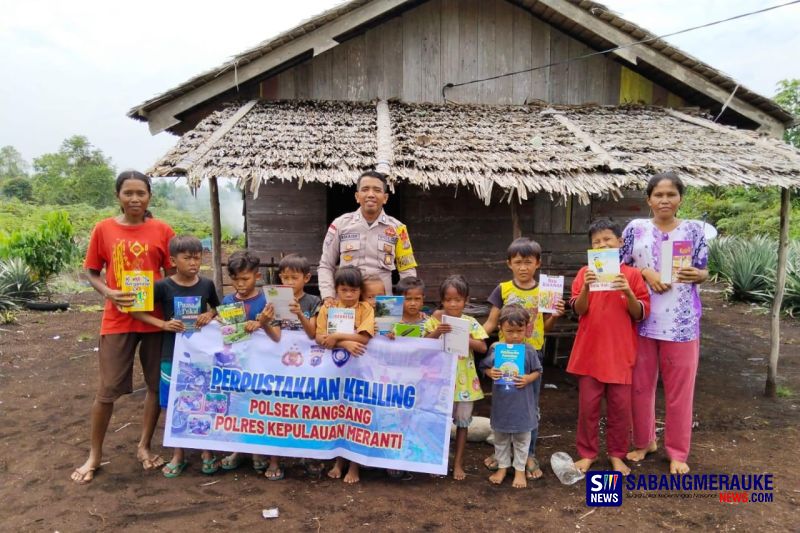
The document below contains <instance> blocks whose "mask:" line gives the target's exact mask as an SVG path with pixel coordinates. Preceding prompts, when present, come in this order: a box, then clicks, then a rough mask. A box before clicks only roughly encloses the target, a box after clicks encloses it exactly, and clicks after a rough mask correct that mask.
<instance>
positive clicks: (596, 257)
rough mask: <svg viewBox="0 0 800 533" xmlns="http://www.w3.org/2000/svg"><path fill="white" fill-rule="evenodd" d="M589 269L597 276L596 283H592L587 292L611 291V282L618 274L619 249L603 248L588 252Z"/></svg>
mask: <svg viewBox="0 0 800 533" xmlns="http://www.w3.org/2000/svg"><path fill="white" fill-rule="evenodd" d="M588 256H589V269H590V270H592V271H593V272H594V273H595V274H597V281H596V282H595V283H592V285H591V286H590V287H589V290H590V291H592V292H594V291H613V290H614V289H613V288H612V282H613V281H614V278H616V277H617V275H618V274H619V249H618V248H603V249H600V250H589V251H588Z"/></svg>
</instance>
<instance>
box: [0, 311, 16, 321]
mask: <svg viewBox="0 0 800 533" xmlns="http://www.w3.org/2000/svg"><path fill="white" fill-rule="evenodd" d="M16 322H17V313H15V312H14V311H12V310H10V309H6V310H5V311H0V324H4V325H5V324H16Z"/></svg>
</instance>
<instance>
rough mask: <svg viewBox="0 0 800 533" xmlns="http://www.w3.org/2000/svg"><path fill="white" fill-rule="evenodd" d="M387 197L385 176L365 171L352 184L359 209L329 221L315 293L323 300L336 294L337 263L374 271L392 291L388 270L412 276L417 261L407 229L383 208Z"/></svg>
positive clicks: (389, 292)
mask: <svg viewBox="0 0 800 533" xmlns="http://www.w3.org/2000/svg"><path fill="white" fill-rule="evenodd" d="M388 200H389V192H388V190H387V184H386V176H385V175H384V174H381V173H380V172H375V171H368V172H364V173H363V174H361V176H359V178H358V182H357V183H356V202H357V203H358V205H359V206H361V207H360V209H359V210H358V211H354V212H352V213H347V214H344V215H342V216H340V217H339V218H337V219H336V220H334V221H333V223H331V225H330V226H329V227H328V233H327V234H326V235H325V243H324V244H323V245H322V257H320V259H319V270H318V276H319V292H320V295H321V296H322V298H323V300H328V299H331V300H333V299H334V298H335V297H336V291H335V290H334V287H333V272H334V270H336V267H337V266H356V267H358V268H359V269H360V270H361V272H362V274H364V275H368V274H377V275H379V276H380V278H381V279H382V280H383V284H384V285H385V286H386V294H392V271H393V270H394V269H395V268H397V270H398V271H399V272H400V277H401V278H404V277H407V276H416V275H417V271H416V266H417V262H416V261H415V260H414V251H413V250H412V248H411V241H410V240H409V238H408V230H407V229H406V227H405V225H403V224H402V223H401V222H400V221H399V220H397V219H396V218H394V217H390V216H389V215H387V214H386V213H385V212H384V211H383V206H384V205H386V202H387V201H388Z"/></svg>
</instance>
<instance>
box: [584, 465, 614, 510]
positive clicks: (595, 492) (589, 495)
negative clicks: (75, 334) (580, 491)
mask: <svg viewBox="0 0 800 533" xmlns="http://www.w3.org/2000/svg"><path fill="white" fill-rule="evenodd" d="M586 505H588V506H589V507H619V506H620V505H622V472H617V471H616V470H608V471H604V472H596V471H589V472H587V474H586Z"/></svg>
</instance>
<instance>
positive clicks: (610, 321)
mask: <svg viewBox="0 0 800 533" xmlns="http://www.w3.org/2000/svg"><path fill="white" fill-rule="evenodd" d="M620 235H621V230H620V228H619V227H618V226H616V225H615V224H613V223H610V222H607V221H600V222H597V223H595V224H593V225H592V227H591V228H590V231H589V237H590V241H591V244H592V247H593V248H604V247H605V248H617V247H619V238H620ZM169 253H170V257H171V262H172V264H173V265H174V267H175V269H176V271H175V273H174V274H173V275H171V276H169V277H167V278H165V279H163V280H160V281H158V282H157V283H156V289H155V301H156V303H157V304H160V305H161V306H162V307H163V316H164V319H163V320H161V319H158V318H155V317H154V316H152V315H150V314H148V313H135V314H134V316H135V317H136V318H137V319H139V320H142V321H145V322H148V323H150V324H153V325H156V326H158V327H160V328H161V329H162V330H163V331H164V332H165V335H164V341H163V352H162V367H161V379H162V387H161V396H160V402H161V406H162V407H166V406H167V405H168V401H169V398H168V393H169V379H170V376H171V356H172V352H173V347H174V342H175V333H179V332H181V331H183V328H184V326H183V324H182V322H181V321H179V320H175V319H172V316H173V315H172V313H173V299H174V298H175V297H176V296H200V297H201V298H202V307H201V309H203V310H204V311H205V312H204V313H203V314H201V315H200V316H199V317H198V319H197V327H202V326H203V325H206V324H208V323H209V322H210V321H211V320H213V319H214V317H215V314H216V311H215V308H216V307H217V305H219V304H220V302H219V300H218V298H217V295H216V291H215V290H214V285H213V283H212V282H211V281H210V280H207V279H204V278H202V277H201V276H200V275H199V270H200V260H201V258H202V244H201V243H200V241H199V240H198V239H197V238H195V237H189V236H178V237H175V238H173V239H172V241H171V242H170V247H169ZM541 253H542V250H541V247H540V246H539V245H538V244H537V243H536V242H535V241H533V240H530V239H527V238H519V239H516V240H514V241H513V242H512V243H511V245H510V246H509V248H508V253H507V265H508V267H509V269H510V270H511V273H512V279H511V280H509V281H506V282H503V283H500V284H499V285H498V286H497V288H496V289H495V290H494V291H493V292H492V294H491V295H490V297H489V303H490V304H491V306H492V307H491V311H490V313H489V316H488V318H487V319H486V321H485V322H484V324H482V325H481V324H480V323H479V322H478V321H477V320H476V319H475V318H473V317H471V316H469V315H466V314H464V309H465V307H466V305H467V302H468V301H469V284H468V283H467V281H466V280H465V279H464V277H463V276H460V275H454V276H450V277H448V278H447V279H445V280H444V281H443V282H442V284H441V286H440V287H439V296H440V306H439V309H437V310H436V311H435V312H433V313H432V314H431V315H430V316H428V315H427V314H426V313H425V312H424V311H423V298H424V292H425V286H424V284H423V282H422V280H420V279H419V278H416V277H405V278H402V279H401V280H400V282H399V283H398V284H397V287H396V292H397V294H398V295H401V296H403V297H404V300H403V315H402V320H401V323H402V324H410V325H417V326H421V327H422V331H423V332H424V336H425V337H428V338H440V337H441V336H442V335H446V334H447V333H449V332H450V331H451V328H452V326H451V325H450V324H448V323H446V322H445V321H443V319H442V316H443V315H449V316H452V317H458V318H461V319H465V320H467V321H468V323H469V335H470V339H469V353H468V354H466V355H464V356H459V358H458V361H457V370H456V382H455V391H454V407H453V420H454V422H455V425H456V438H455V457H454V462H453V477H454V478H455V479H456V480H462V479H464V477H465V475H466V474H465V471H464V451H465V447H466V441H467V429H468V427H469V425H470V422H471V419H472V411H473V405H474V402H475V401H476V400H479V399H481V398H483V397H484V395H483V392H482V389H481V384H480V380H479V378H478V370H480V371H481V372H483V373H484V375H485V376H487V377H488V378H489V379H491V380H492V381H493V383H494V385H493V389H492V407H491V426H492V429H493V430H494V439H495V440H494V448H495V449H494V455H493V456H490V457H487V458H486V459H485V461H484V464H485V466H486V467H487V468H488V469H489V470H493V471H494V473H493V474H492V475H491V476H490V477H489V480H490V481H491V482H492V483H495V484H500V483H502V482H503V480H504V479H505V477H506V475H507V473H508V471H509V469H511V468H513V470H514V477H513V486H514V487H515V488H524V487H526V486H527V480H530V479H536V478H539V477H541V476H542V471H541V469H540V467H539V463H538V462H537V460H536V457H535V447H536V440H537V435H538V425H539V418H540V413H539V406H538V404H539V393H540V389H541V375H542V352H541V349H542V345H543V343H544V335H545V333H546V332H547V331H548V330H549V329H550V328H551V327H552V326H553V324H554V323H555V321H556V320H557V319H558V317H559V316H561V315H562V314H563V313H564V302H563V301H559V302H558V303H557V305H556V309H557V312H555V313H552V314H549V315H548V314H542V313H540V312H539V309H538V306H539V303H538V302H539V294H538V293H539V287H538V283H537V281H536V271H537V270H538V269H539V266H540V263H541ZM258 267H259V260H258V258H257V257H256V256H254V255H252V254H250V253H249V252H237V253H235V254H233V255H231V257H230V258H229V261H228V272H229V275H230V278H231V282H232V284H233V287H234V289H235V292H234V293H233V294H230V295H227V296H225V298H224V299H223V301H222V304H227V303H233V302H241V303H243V304H244V307H245V311H246V314H247V323H246V325H245V329H246V330H247V331H248V332H254V331H256V330H258V329H262V330H264V332H265V333H266V334H267V336H269V338H271V339H272V340H274V341H276V342H277V341H279V340H280V336H281V330H282V329H292V330H300V331H304V332H305V333H306V335H307V336H308V337H309V338H310V339H315V340H316V342H317V343H318V344H320V345H321V346H324V347H326V348H335V347H338V348H343V349H346V350H347V351H349V352H350V353H352V354H353V355H354V356H359V355H362V354H363V353H364V352H365V350H366V346H367V344H368V343H369V341H370V339H371V338H372V337H373V336H374V335H375V334H376V326H375V312H374V307H375V298H376V296H379V295H384V294H385V291H386V289H385V286H384V283H383V281H382V280H381V279H380V278H378V277H371V276H366V277H365V276H362V273H361V271H360V270H359V269H358V268H356V267H349V266H345V267H340V268H339V269H337V271H336V272H335V275H334V286H335V294H336V297H335V299H333V301H331V300H328V301H326V302H324V303H323V302H322V301H321V300H320V298H319V297H317V296H314V295H311V294H307V293H306V292H305V290H304V289H305V285H306V284H307V283H308V282H309V281H310V279H311V271H310V266H309V263H308V261H307V260H306V259H305V258H304V257H301V256H299V255H296V254H291V255H287V256H285V257H284V258H282V259H281V261H280V263H279V266H278V276H279V278H280V280H281V283H282V284H284V285H288V286H291V287H292V289H293V291H294V298H295V300H294V302H293V303H292V305H291V307H290V309H291V311H292V312H293V313H294V315H295V316H296V320H291V321H282V322H281V321H276V320H275V310H274V308H273V307H272V305H271V304H269V303H267V301H266V297H265V295H264V292H263V291H262V290H261V289H260V287H258V281H259V279H260V277H261V275H260V272H259V269H258ZM621 272H622V273H621V274H620V275H619V276H618V278H617V280H616V282H615V283H616V285H615V288H617V289H618V291H609V292H591V293H590V292H589V291H588V287H589V286H590V285H591V284H592V283H593V282H594V281H595V278H594V277H593V273H592V272H591V271H587V268H586V267H584V268H583V269H581V270H580V272H579V273H578V275H577V277H576V278H575V282H574V283H573V286H572V298H571V304H572V307H573V309H574V310H575V312H576V313H577V314H578V315H579V316H580V321H579V328H578V335H577V338H576V341H575V348H574V351H573V354H572V357H571V358H570V363H569V367H568V371H570V372H572V373H574V374H577V375H579V376H580V377H579V388H580V400H579V414H578V439H577V445H578V452H579V455H580V460H579V461H577V462H576V466H577V467H578V468H580V469H582V470H586V469H587V468H588V467H589V466H590V465H591V464H592V462H593V461H594V460H595V459H596V457H597V455H598V453H599V446H598V423H599V411H600V401H601V398H602V397H603V396H605V397H606V399H607V401H608V407H607V409H608V427H607V436H608V454H609V458H610V460H611V462H612V466H613V467H614V468H615V469H616V470H621V471H623V472H626V471H629V470H627V466H625V464H624V462H623V461H622V458H624V456H625V453H626V452H627V446H628V432H629V428H630V377H631V371H632V368H633V360H634V357H635V355H634V354H635V336H636V330H635V321H637V320H641V319H642V318H643V317H644V316H645V314H646V313H647V309H648V307H649V299H648V295H647V289H646V287H645V286H644V282H643V281H642V278H641V274H639V272H638V271H637V270H636V269H632V268H628V267H626V266H624V265H623V266H622V269H621ZM340 307H344V308H354V309H355V328H354V333H349V334H344V333H333V334H328V333H327V332H328V328H327V321H328V309H329V308H340ZM495 331H497V333H498V337H499V342H501V343H508V344H524V345H525V368H524V372H522V373H520V374H519V375H517V376H515V377H514V378H513V379H514V386H513V387H509V386H498V380H499V379H500V378H501V377H502V373H501V372H500V370H499V369H497V368H496V367H495V364H494V350H493V347H494V345H493V346H492V347H488V349H487V344H486V339H487V338H489V336H490V335H491V334H493V333H495ZM390 337H391V334H390ZM631 347H633V351H631ZM487 353H488V355H486V356H484V357H483V358H482V359H481V360H480V361H479V362H478V364H477V365H476V361H475V354H481V355H482V356H483V355H484V354H487ZM201 457H202V472H203V473H205V474H213V473H215V472H217V471H218V470H219V469H220V468H221V469H223V470H232V469H235V468H237V467H239V465H240V464H241V462H242V460H243V454H239V453H233V454H231V455H228V456H226V457H223V458H221V459H218V458H217V457H216V455H215V454H214V453H213V452H211V451H207V450H205V451H202V453H201ZM252 462H253V468H254V469H256V470H257V471H260V472H264V475H265V477H266V478H267V479H269V480H280V479H283V477H284V472H283V469H282V467H281V464H280V462H279V458H278V457H277V456H272V457H269V458H265V457H263V456H260V455H255V454H254V455H253V456H252ZM303 465H304V466H305V468H306V470H307V472H308V473H309V474H311V475H315V476H318V475H320V474H321V472H322V469H323V465H322V464H321V463H319V462H318V461H311V460H303ZM186 466H187V461H186V459H185V453H184V450H181V449H175V451H174V454H173V457H172V459H171V460H170V461H169V463H167V465H166V466H165V467H164V468H163V473H164V475H165V476H166V477H177V476H179V475H180V474H181V473H182V472H183V471H184V469H185V468H186ZM345 466H346V464H345V460H344V459H342V458H337V459H336V462H335V464H334V466H333V468H331V469H330V471H329V472H328V476H329V477H331V478H341V477H344V481H345V482H347V483H356V482H358V481H359V465H358V464H357V463H355V462H353V461H351V462H350V464H349V466H347V470H346V472H345ZM388 473H389V475H390V476H392V477H402V476H403V475H404V473H403V472H399V471H393V470H389V471H388Z"/></svg>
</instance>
